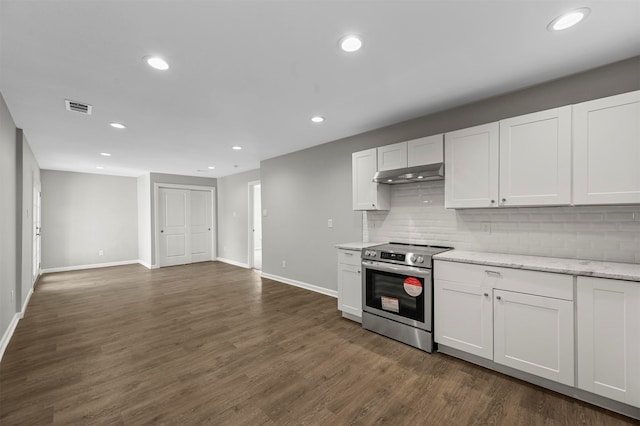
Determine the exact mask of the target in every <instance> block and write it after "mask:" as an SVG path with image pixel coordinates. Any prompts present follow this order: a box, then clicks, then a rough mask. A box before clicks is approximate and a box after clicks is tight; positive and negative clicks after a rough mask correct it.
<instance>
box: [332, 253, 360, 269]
mask: <svg viewBox="0 0 640 426" xmlns="http://www.w3.org/2000/svg"><path fill="white" fill-rule="evenodd" d="M360 262H361V260H360V252H359V251H354V250H341V249H338V263H343V264H345V265H353V266H360V265H361V263H360Z"/></svg>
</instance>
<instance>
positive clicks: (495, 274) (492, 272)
mask: <svg viewBox="0 0 640 426" xmlns="http://www.w3.org/2000/svg"><path fill="white" fill-rule="evenodd" d="M484 272H486V273H487V275H491V276H492V277H496V278H500V277H501V276H502V275H500V272H498V271H489V270H488V269H485V271H484Z"/></svg>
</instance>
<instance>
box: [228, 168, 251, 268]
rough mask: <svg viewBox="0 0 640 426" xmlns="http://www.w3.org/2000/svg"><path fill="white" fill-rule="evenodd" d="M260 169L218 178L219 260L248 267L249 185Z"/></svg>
mask: <svg viewBox="0 0 640 426" xmlns="http://www.w3.org/2000/svg"><path fill="white" fill-rule="evenodd" d="M257 180H260V170H252V171H249V172H245V173H240V174H237V175H233V176H227V177H224V178H219V179H218V204H219V205H218V257H221V258H224V259H227V260H232V261H234V262H238V263H241V264H243V265H248V262H249V259H248V254H249V251H248V250H249V248H248V243H249V182H253V181H257Z"/></svg>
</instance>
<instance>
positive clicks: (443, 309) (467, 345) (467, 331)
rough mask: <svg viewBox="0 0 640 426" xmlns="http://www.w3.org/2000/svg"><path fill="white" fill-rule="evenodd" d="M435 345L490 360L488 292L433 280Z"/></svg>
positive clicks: (491, 328) (489, 298)
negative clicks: (438, 344)
mask: <svg viewBox="0 0 640 426" xmlns="http://www.w3.org/2000/svg"><path fill="white" fill-rule="evenodd" d="M434 288H435V293H434V321H433V329H434V332H435V341H436V342H438V343H440V344H443V345H446V346H449V347H452V348H455V349H460V350H461V351H465V352H468V353H471V354H474V355H478V356H481V357H483V358H488V359H493V312H492V310H493V304H492V300H491V290H490V289H489V290H486V289H483V288H481V286H480V285H479V283H477V284H465V283H459V282H453V281H446V280H441V279H436V280H435V287H434Z"/></svg>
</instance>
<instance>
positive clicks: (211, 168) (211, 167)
mask: <svg viewBox="0 0 640 426" xmlns="http://www.w3.org/2000/svg"><path fill="white" fill-rule="evenodd" d="M207 169H209V170H213V169H215V167H213V166H209V167H207Z"/></svg>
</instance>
